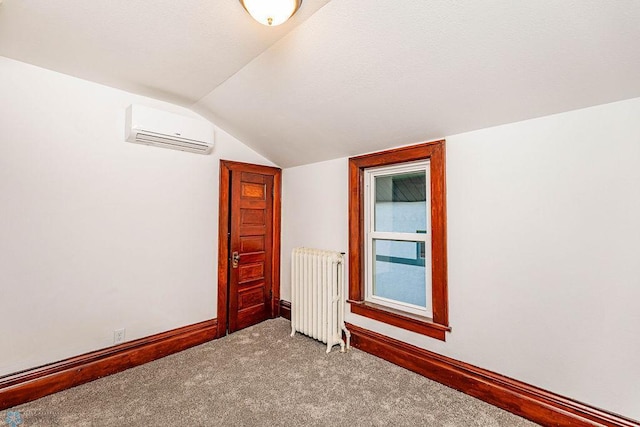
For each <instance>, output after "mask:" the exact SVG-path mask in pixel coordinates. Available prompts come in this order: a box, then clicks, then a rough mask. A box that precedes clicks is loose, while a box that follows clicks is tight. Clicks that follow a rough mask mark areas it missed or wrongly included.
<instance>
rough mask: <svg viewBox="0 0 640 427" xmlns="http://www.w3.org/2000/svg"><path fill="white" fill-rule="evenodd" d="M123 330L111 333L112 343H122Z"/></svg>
mask: <svg viewBox="0 0 640 427" xmlns="http://www.w3.org/2000/svg"><path fill="white" fill-rule="evenodd" d="M124 332H125V330H124V328H122V329H116V330H115V331H113V343H114V344H122V343H123V342H124Z"/></svg>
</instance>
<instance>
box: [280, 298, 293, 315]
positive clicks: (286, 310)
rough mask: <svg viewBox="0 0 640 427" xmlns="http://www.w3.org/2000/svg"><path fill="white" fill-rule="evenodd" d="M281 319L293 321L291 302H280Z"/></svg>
mask: <svg viewBox="0 0 640 427" xmlns="http://www.w3.org/2000/svg"><path fill="white" fill-rule="evenodd" d="M280 317H284V318H285V319H287V320H291V303H290V302H289V301H285V300H280Z"/></svg>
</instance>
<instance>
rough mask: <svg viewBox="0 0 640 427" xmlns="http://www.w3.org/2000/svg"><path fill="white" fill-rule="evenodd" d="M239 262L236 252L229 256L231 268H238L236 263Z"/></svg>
mask: <svg viewBox="0 0 640 427" xmlns="http://www.w3.org/2000/svg"><path fill="white" fill-rule="evenodd" d="M239 261H240V254H239V253H238V252H234V253H233V255H231V265H232V267H233V268H238V262H239Z"/></svg>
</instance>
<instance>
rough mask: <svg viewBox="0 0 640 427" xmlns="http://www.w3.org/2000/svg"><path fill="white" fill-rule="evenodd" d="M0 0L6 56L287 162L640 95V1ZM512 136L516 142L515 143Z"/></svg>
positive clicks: (1, 45)
mask: <svg viewBox="0 0 640 427" xmlns="http://www.w3.org/2000/svg"><path fill="white" fill-rule="evenodd" d="M327 1H328V0H324V1H314V0H304V1H303V6H302V9H301V10H300V13H299V14H297V15H296V16H295V18H294V20H293V21H292V22H290V23H287V24H285V26H283V27H276V28H267V27H263V26H261V25H260V24H257V23H255V22H253V21H252V20H251V19H250V18H249V17H248V16H247V15H246V13H245V12H244V10H243V9H242V8H241V7H240V5H239V4H238V2H237V1H235V0H207V1H204V0H202V1H200V0H190V1H184V2H175V1H169V0H156V1H151V0H137V1H130V0H112V1H110V2H94V1H91V2H87V1H84V0H66V1H64V2H59V1H51V0H5V1H4V5H3V6H0V55H4V56H8V57H11V58H15V59H18V60H22V61H25V62H30V63H33V64H36V65H39V66H43V67H45V68H51V69H54V70H56V71H61V72H64V73H67V74H71V75H75V76H79V77H82V78H86V79H89V80H94V81H97V82H100V83H104V84H108V85H112V86H115V87H120V88H123V89H127V90H130V91H133V92H137V93H141V94H145V95H150V96H154V97H157V98H160V99H165V100H169V101H173V102H178V103H181V104H183V105H188V106H191V107H192V108H193V109H194V110H195V111H197V112H199V113H200V114H202V115H204V116H205V117H208V118H210V119H211V120H212V121H214V122H215V123H216V124H217V125H219V126H220V127H222V128H224V129H225V130H226V131H228V132H229V133H231V134H233V135H234V136H236V137H238V138H239V139H240V140H242V141H243V142H245V143H247V144H248V145H250V146H251V147H253V148H254V149H256V150H257V151H258V152H260V153H262V154H263V155H265V156H266V157H268V158H269V159H271V160H272V161H274V162H275V163H277V164H279V165H280V166H282V167H288V166H295V165H300V164H305V163H311V162H316V161H321V160H326V159H331V158H336V157H341V156H348V155H353V154H360V153H365V152H369V151H374V150H378V149H383V148H388V147H393V146H398V145H403V144H409V143H413V142H419V141H426V140H430V139H435V138H441V137H443V136H447V135H452V134H456V133H461V132H465V131H469V130H474V129H479V128H484V127H488V126H492V125H497V124H502V123H509V122H513V121H518V120H523V119H528V118H533V117H539V116H543V115H548V114H553V113H557V112H562V111H567V110H572V109H577V108H582V107H587V106H592V105H596V104H602V103H606V102H611V101H616V100H621V99H628V98H633V97H638V96H640V78H638V76H640V25H639V24H638V22H640V1H637V0H616V1H602V0H562V1H557V0H537V1H533V2H522V1H512V0H483V1H472V0H468V1H466V0H465V1H462V0H460V1H454V0H433V1H427V0H393V1H391V0H332V1H330V2H328V3H327ZM514 143H517V142H514Z"/></svg>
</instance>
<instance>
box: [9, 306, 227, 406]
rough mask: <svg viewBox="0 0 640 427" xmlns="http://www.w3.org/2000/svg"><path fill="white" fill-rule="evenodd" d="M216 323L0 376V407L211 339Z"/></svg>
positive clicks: (214, 332) (105, 374)
mask: <svg viewBox="0 0 640 427" xmlns="http://www.w3.org/2000/svg"><path fill="white" fill-rule="evenodd" d="M217 323H218V322H217V320H216V319H212V320H207V321H204V322H200V323H196V324H193V325H189V326H185V327H182V328H178V329H173V330H171V331H167V332H163V333H160V334H156V335H152V336H149V337H146V338H141V339H138V340H135V341H130V342H126V343H124V344H120V345H117V346H114V347H109V348H106V349H103V350H98V351H94V352H91V353H87V354H83V355H81V356H76V357H72V358H69V359H66V360H63V361H61V362H56V363H52V364H49V365H45V366H41V367H39V368H35V369H31V370H28V371H23V372H19V373H17V374H14V375H9V376H6V377H3V378H0V410H3V409H7V408H11V407H14V406H16V405H20V404H22V403H25V402H30V401H32V400H35V399H39V398H41V397H44V396H47V395H49V394H52V393H56V392H58V391H62V390H66V389H68V388H71V387H75V386H77V385H80V384H84V383H87V382H89V381H93V380H96V379H98V378H102V377H105V376H107V375H111V374H115V373H116V372H120V371H124V370H125V369H129V368H132V367H134V366H138V365H142V364H144V363H147V362H151V361H152V360H156V359H159V358H161V357H164V356H168V355H170V354H173V353H177V352H179V351H182V350H185V349H187V348H189V347H193V346H196V345H199V344H202V343H205V342H207V341H211V340H213V339H215V338H216V336H217V333H216V332H217Z"/></svg>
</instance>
